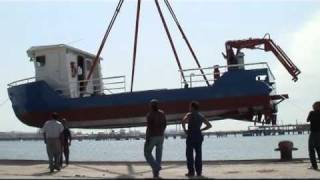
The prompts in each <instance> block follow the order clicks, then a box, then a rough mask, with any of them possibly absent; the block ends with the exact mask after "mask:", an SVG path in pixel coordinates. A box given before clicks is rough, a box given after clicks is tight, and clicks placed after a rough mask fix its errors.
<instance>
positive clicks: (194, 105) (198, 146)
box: [182, 101, 212, 177]
mask: <svg viewBox="0 0 320 180" xmlns="http://www.w3.org/2000/svg"><path fill="white" fill-rule="evenodd" d="M186 123H188V130H187V129H186ZM202 123H204V124H205V125H206V126H205V127H204V128H201V126H202ZM211 127H212V126H211V124H210V122H209V121H208V120H207V119H206V118H205V117H204V116H203V115H202V114H200V113H199V103H198V102H196V101H193V102H191V103H190V112H189V113H187V114H186V115H185V116H184V118H183V119H182V128H183V130H184V132H185V133H186V135H187V139H186V146H187V147H186V156H187V167H188V173H187V174H186V176H188V177H192V176H194V175H195V170H196V173H197V176H202V141H203V135H202V131H205V130H207V129H210V128H211ZM193 150H195V153H196V157H195V161H194V158H193Z"/></svg>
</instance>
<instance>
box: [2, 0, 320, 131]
mask: <svg viewBox="0 0 320 180" xmlns="http://www.w3.org/2000/svg"><path fill="white" fill-rule="evenodd" d="M171 2H172V3H171V4H172V6H173V9H174V10H175V13H176V15H177V17H178V19H179V20H180V23H181V25H182V26H183V28H184V30H185V32H186V34H187V36H188V37H189V40H190V42H191V43H192V45H193V47H194V49H195V51H196V53H197V55H198V58H199V60H200V63H201V65H202V66H203V67H208V66H212V65H214V64H219V65H225V60H224V59H223V58H222V56H221V52H223V51H224V43H225V41H227V40H235V39H246V38H249V37H263V35H264V34H265V33H270V34H271V38H272V39H273V40H274V41H275V42H276V43H277V44H279V45H280V46H281V47H282V49H284V51H285V52H286V53H287V54H288V56H289V57H290V58H291V59H292V61H293V62H294V63H295V64H296V65H297V66H298V67H299V68H300V69H301V71H302V74H301V76H300V78H299V81H298V82H296V83H294V82H293V81H291V77H290V76H289V75H288V73H287V72H286V70H285V69H284V68H283V67H282V65H281V64H280V63H279V62H278V60H277V59H276V58H275V57H274V56H273V55H272V54H271V53H270V52H269V53H266V52H263V51H251V50H247V51H244V53H245V54H246V56H245V58H246V60H245V61H246V62H260V61H267V62H268V63H269V65H270V66H271V70H272V71H273V73H274V74H275V76H276V80H277V88H278V92H279V93H288V94H289V96H290V99H289V100H287V101H285V102H283V103H281V104H280V105H279V122H280V123H295V122H296V121H298V122H300V123H302V122H304V121H305V118H306V116H307V114H308V111H309V110H310V108H311V105H312V103H313V102H314V101H316V100H320V94H319V92H320V83H319V79H320V73H319V69H320V59H319V56H320V46H319V42H320V33H319V30H320V1H279V0H272V1H271V0H270V1H267V0H264V1H240V0H237V1H236V0H233V1H231V0H230V1H227V0H226V1H222V0H221V1H213V0H212V1H209V0H207V1H205V0H193V1H191V0H188V1H186V0H174V1H173V0H171ZM116 4H117V1H111V0H109V1H107V0H106V1H92V0H90V1H89V0H87V1H84V0H82V1H71V0H69V1H63V0H61V1H59V0H56V1H0V40H1V42H2V46H1V51H0V52H2V58H1V59H2V60H1V62H2V63H3V64H2V66H1V67H3V68H2V70H1V71H0V131H35V130H36V129H35V128H30V127H28V126H26V125H24V124H22V123H21V122H20V121H19V120H17V118H16V117H15V115H14V113H13V111H12V108H11V102H10V101H6V100H7V99H8V95H7V84H8V83H10V82H12V81H15V80H19V79H23V78H26V77H33V76H34V67H33V64H32V63H31V62H30V61H29V59H28V57H27V54H26V50H27V49H28V48H29V47H30V46H35V45H48V44H61V43H65V44H69V45H71V46H74V47H77V48H80V49H83V50H86V51H89V52H92V53H96V51H97V48H98V46H99V44H100V41H101V38H102V36H103V34H104V32H105V30H106V27H107V24H108V22H109V20H110V19H111V17H112V15H113V12H114V8H115V6H116ZM161 5H162V7H163V10H164V13H165V16H166V17H167V21H168V24H169V28H170V30H171V32H172V35H173V39H174V40H175V42H176V45H177V49H178V52H179V55H180V59H181V63H182V66H183V68H192V67H195V64H194V62H193V61H192V58H191V56H190V53H189V52H188V51H187V48H186V46H185V45H184V43H183V40H182V38H181V35H179V34H178V31H177V28H176V27H175V26H174V24H173V21H172V19H171V18H170V17H169V16H168V15H169V14H168V11H166V10H165V9H164V6H163V5H164V4H163V3H161ZM135 8H136V1H133V0H127V1H125V3H124V5H123V8H122V9H121V12H120V14H119V17H118V19H117V21H116V23H115V25H114V28H113V30H112V32H111V34H110V37H109V39H108V42H107V44H106V46H105V48H104V51H103V53H102V57H103V58H104V61H103V62H102V70H103V75H104V76H113V75H126V79H127V82H129V81H130V78H131V77H130V73H131V59H132V47H133V34H134V23H135ZM177 70H178V68H177V65H176V62H175V60H174V56H173V54H172V52H171V49H170V45H169V42H168V40H167V37H166V35H165V33H164V29H163V27H162V24H161V21H160V18H159V15H158V14H157V11H156V8H155V4H154V2H153V1H148V0H143V1H142V7H141V19H140V36H139V45H138V54H137V62H136V76H135V86H134V89H135V90H143V89H157V88H174V87H179V86H180V84H179V80H180V77H179V73H178V71H177ZM127 87H129V84H127ZM127 89H128V88H127ZM248 125H252V124H251V123H242V122H239V121H232V120H227V121H219V122H213V126H214V128H213V130H225V129H240V128H242V129H243V128H246V127H247V126H248Z"/></svg>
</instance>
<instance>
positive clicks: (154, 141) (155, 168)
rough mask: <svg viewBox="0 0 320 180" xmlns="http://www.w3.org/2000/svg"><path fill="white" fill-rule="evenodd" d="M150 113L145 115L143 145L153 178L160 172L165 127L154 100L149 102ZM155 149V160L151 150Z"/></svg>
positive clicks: (162, 116)
mask: <svg viewBox="0 0 320 180" xmlns="http://www.w3.org/2000/svg"><path fill="white" fill-rule="evenodd" d="M149 108H150V112H149V113H148V114H147V130H146V142H145V144H144V157H145V158H146V160H147V162H148V164H149V165H150V166H151V168H152V173H153V177H154V178H158V177H159V171H160V170H161V158H162V144H163V140H164V136H163V135H164V131H165V129H166V126H167V121H166V117H165V115H164V112H163V111H162V110H160V109H159V102H158V100H156V99H153V100H151V101H150V105H149ZM154 147H156V159H154V157H153V156H152V150H153V148H154Z"/></svg>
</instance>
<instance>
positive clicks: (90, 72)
mask: <svg viewBox="0 0 320 180" xmlns="http://www.w3.org/2000/svg"><path fill="white" fill-rule="evenodd" d="M123 1H124V0H119V3H118V5H117V8H116V10H115V12H114V14H113V17H112V19H111V21H110V24H109V26H108V29H107V30H106V33H105V35H104V37H103V39H102V42H101V44H100V47H99V50H98V52H97V55H96V57H95V59H94V61H93V64H92V66H91V68H90V71H89V74H88V76H87V80H89V79H90V77H91V75H92V73H93V70H94V68H95V66H96V65H97V62H98V60H99V59H100V54H101V51H102V49H103V47H104V44H105V42H106V40H107V38H108V36H109V34H110V31H111V29H112V26H113V24H114V22H115V20H116V18H117V16H118V14H119V12H120V9H121V7H122V4H123ZM86 84H87V83H85V87H86Z"/></svg>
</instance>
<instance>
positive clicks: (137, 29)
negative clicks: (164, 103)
mask: <svg viewBox="0 0 320 180" xmlns="http://www.w3.org/2000/svg"><path fill="white" fill-rule="evenodd" d="M140 4H141V0H138V4H137V15H136V28H135V34H134V47H133V59H132V74H131V89H130V92H132V89H133V80H134V71H135V64H136V56H137V42H138V34H139V19H140Z"/></svg>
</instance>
